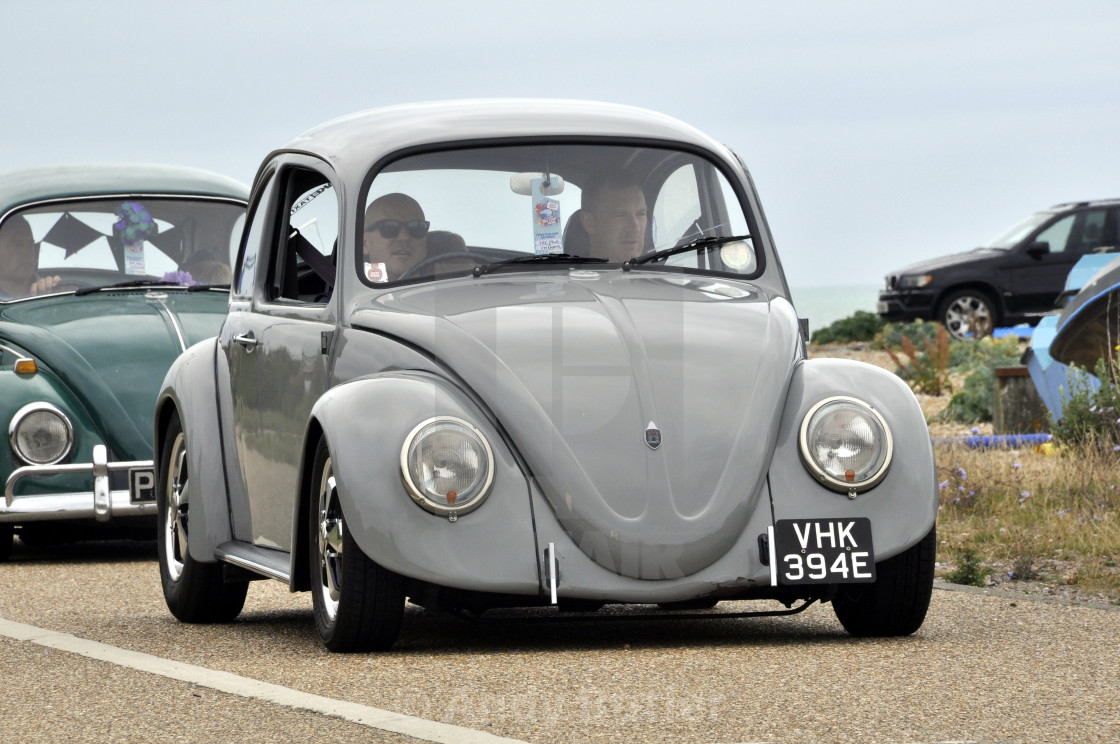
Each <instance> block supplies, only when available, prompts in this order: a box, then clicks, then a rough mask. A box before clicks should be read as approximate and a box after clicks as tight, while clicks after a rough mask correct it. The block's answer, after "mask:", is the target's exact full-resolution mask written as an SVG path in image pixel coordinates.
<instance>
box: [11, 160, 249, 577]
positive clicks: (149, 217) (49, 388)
mask: <svg viewBox="0 0 1120 744" xmlns="http://www.w3.org/2000/svg"><path fill="white" fill-rule="evenodd" d="M247 196H248V190H247V189H246V188H245V186H244V185H242V184H240V183H238V182H236V181H234V180H231V179H229V178H226V177H224V176H219V175H217V174H214V173H209V172H206V171H200V170H196V169H192V168H182V167H172V166H157V165H125V164H104V165H56V166H44V167H37V168H26V169H22V170H18V171H11V172H8V173H4V174H0V421H3V422H5V424H6V426H7V431H8V447H5V448H2V449H3V452H2V453H0V482H4V484H5V486H4V499H3V500H2V501H0V560H6V559H7V558H8V557H9V556H10V554H11V550H12V540H13V536H18V537H19V538H20V539H21V541H23V542H25V543H28V544H35V543H47V542H55V541H64V540H75V539H86V538H93V537H109V536H113V535H119V534H122V533H125V534H128V533H131V532H132V531H134V530H136V529H138V528H139V529H143V530H144V532H143V533H141V534H144V535H145V536H146V535H148V534H150V532H151V529H152V524H153V523H154V520H153V515H154V514H155V494H154V488H153V486H154V479H153V476H152V460H151V458H152V445H151V441H150V437H151V435H150V431H151V426H152V423H151V422H152V414H153V410H154V408H155V401H156V394H157V393H158V392H159V384H160V381H161V380H162V379H163V375H164V373H165V372H166V371H167V369H168V367H170V365H171V362H172V361H173V360H174V359H175V358H176V357H177V356H178V355H179V354H180V353H181V352H182V351H183V350H184V349H186V348H187V347H188V346H190V345H192V344H194V343H195V342H197V341H200V340H202V339H205V338H207V337H209V336H213V335H215V334H216V333H217V331H218V327H219V326H220V325H221V321H222V319H223V318H224V317H225V313H226V306H227V304H228V302H229V281H230V254H231V249H232V248H233V247H234V246H236V244H237V242H238V240H239V238H240V235H241V228H242V225H243V222H244V216H245V203H246V199H247Z"/></svg>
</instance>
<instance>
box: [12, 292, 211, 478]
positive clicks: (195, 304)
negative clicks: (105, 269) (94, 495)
mask: <svg viewBox="0 0 1120 744" xmlns="http://www.w3.org/2000/svg"><path fill="white" fill-rule="evenodd" d="M228 304H229V295H227V294H226V293H224V292H209V291H207V292H192V293H188V292H186V291H160V292H151V291H143V290H140V291H135V290H133V291H103V292H97V293H94V294H90V295H86V296H84V297H76V296H74V295H63V296H58V297H49V298H43V299H37V300H27V301H23V302H17V303H13V304H10V305H7V306H4V307H2V308H0V338H4V339H8V340H10V341H11V342H12V343H15V344H17V345H18V346H20V347H22V348H23V349H24V350H25V351H27V352H28V353H30V354H31V355H32V356H34V357H35V358H36V359H37V360H38V361H39V362H40V363H41V364H42V365H44V366H45V367H46V368H47V369H49V370H50V371H51V372H52V373H54V374H55V375H57V376H58V378H59V379H60V380H61V382H62V383H63V384H64V385H66V387H67V388H68V389H69V391H70V392H71V393H72V394H73V395H74V397H75V398H77V400H78V401H79V403H80V404H81V405H82V407H84V408H85V410H86V411H87V412H88V414H89V416H90V418H91V419H92V421H93V423H94V424H95V425H96V426H98V428H99V429H100V431H101V432H102V434H103V435H104V437H105V439H106V442H105V443H106V444H107V445H108V446H109V448H110V449H111V450H112V452H113V453H114V454H115V455H116V456H117V457H118V458H119V459H147V458H149V457H151V456H152V445H151V429H152V415H153V412H154V410H155V403H156V395H157V394H158V392H159V386H160V382H161V381H162V380H163V376H164V374H165V373H166V372H167V369H168V367H170V366H171V362H172V361H173V360H174V359H175V357H177V356H179V354H180V353H182V351H183V350H184V349H185V348H186V347H188V346H190V345H191V344H193V343H196V342H198V341H201V340H203V339H204V338H207V337H209V336H214V335H216V334H217V332H218V328H219V326H220V325H221V322H222V318H223V317H225V312H226V308H227V306H228Z"/></svg>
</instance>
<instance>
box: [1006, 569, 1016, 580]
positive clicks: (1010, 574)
mask: <svg viewBox="0 0 1120 744" xmlns="http://www.w3.org/2000/svg"><path fill="white" fill-rule="evenodd" d="M1014 578H1015V572H1014V571H1008V572H1007V580H1008V581H1011V580H1012V579H1014Z"/></svg>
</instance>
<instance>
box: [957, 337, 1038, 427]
mask: <svg viewBox="0 0 1120 744" xmlns="http://www.w3.org/2000/svg"><path fill="white" fill-rule="evenodd" d="M1020 357H1021V353H1020V351H1019V340H1018V339H1017V338H1016V337H1014V336H1008V337H1006V338H982V339H968V340H965V341H958V342H956V343H954V344H952V346H951V348H950V351H949V365H950V366H951V367H952V368H953V369H955V370H959V371H964V370H969V371H968V376H967V377H965V378H964V383H963V384H962V385H961V389H960V390H959V391H957V392H956V393H955V394H954V395H953V397H952V399H951V400H950V401H949V405H948V407H946V409H945V410H944V412H942V414H941V419H942V420H943V421H955V422H958V423H962V424H971V423H975V422H978V421H991V420H992V416H993V415H994V411H995V395H996V373H995V368H996V367H1008V366H1014V365H1017V364H1019V359H1020Z"/></svg>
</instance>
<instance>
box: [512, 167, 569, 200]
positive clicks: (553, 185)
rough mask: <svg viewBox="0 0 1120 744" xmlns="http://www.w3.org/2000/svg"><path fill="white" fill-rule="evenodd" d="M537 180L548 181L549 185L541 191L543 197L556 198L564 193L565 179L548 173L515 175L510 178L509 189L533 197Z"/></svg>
mask: <svg viewBox="0 0 1120 744" xmlns="http://www.w3.org/2000/svg"><path fill="white" fill-rule="evenodd" d="M535 178H544V179H547V181H548V185H547V186H544V187H543V188H542V189H541V196H556V195H557V194H560V193H562V192H563V191H564V179H563V178H561V177H560V176H556V175H550V174H548V173H514V174H513V175H512V176H510V177H509V187H510V189H512V190H513V193H515V194H521V195H522V196H531V195H532V193H533V179H535ZM542 185H543V184H542Z"/></svg>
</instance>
